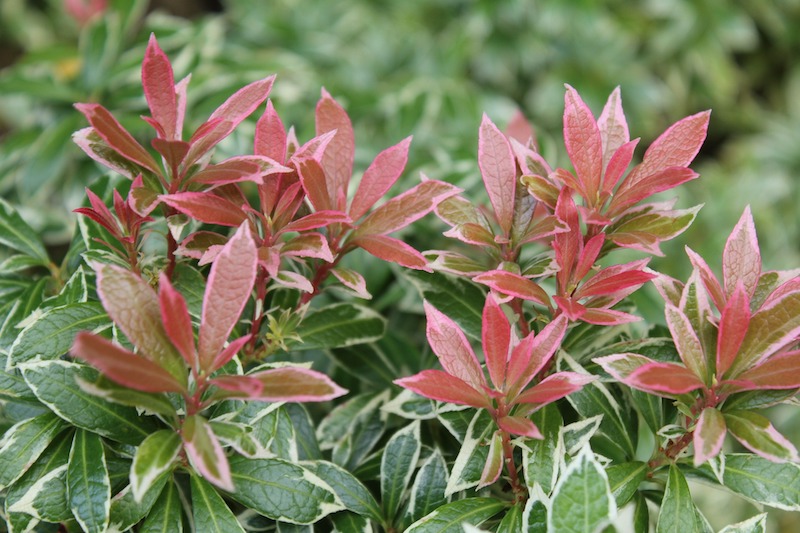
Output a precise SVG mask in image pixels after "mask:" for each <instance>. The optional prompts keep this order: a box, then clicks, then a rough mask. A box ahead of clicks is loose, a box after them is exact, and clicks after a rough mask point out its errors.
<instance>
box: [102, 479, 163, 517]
mask: <svg viewBox="0 0 800 533" xmlns="http://www.w3.org/2000/svg"><path fill="white" fill-rule="evenodd" d="M171 477H172V476H171V475H170V474H169V473H167V472H165V473H164V474H162V475H161V477H159V478H158V479H157V480H156V481H155V483H153V485H152V486H151V487H150V490H148V491H147V493H146V494H145V495H144V498H142V501H141V502H137V501H136V499H135V498H134V497H133V491H131V488H130V486H127V487H125V488H124V489H123V490H122V491H121V492H119V493H118V494H116V495H115V496H114V497H113V498H112V499H111V510H110V511H109V515H110V518H109V524H110V528H111V529H112V530H116V531H126V530H127V529H129V528H130V527H131V526H133V525H134V524H137V523H139V522H140V521H141V520H142V519H143V518H144V517H145V516H147V514H148V513H149V512H150V509H152V508H153V505H154V504H155V503H156V500H157V499H158V497H159V495H160V494H161V492H162V491H163V490H164V485H165V484H166V483H167V481H169V480H170V479H171Z"/></svg>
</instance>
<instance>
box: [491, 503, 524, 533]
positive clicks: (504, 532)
mask: <svg viewBox="0 0 800 533" xmlns="http://www.w3.org/2000/svg"><path fill="white" fill-rule="evenodd" d="M522 511H523V508H522V505H520V504H517V505H514V506H512V507H511V508H510V509H509V510H508V511H506V514H505V516H503V520H502V521H501V522H500V525H499V526H497V533H519V532H520V531H523V529H522Z"/></svg>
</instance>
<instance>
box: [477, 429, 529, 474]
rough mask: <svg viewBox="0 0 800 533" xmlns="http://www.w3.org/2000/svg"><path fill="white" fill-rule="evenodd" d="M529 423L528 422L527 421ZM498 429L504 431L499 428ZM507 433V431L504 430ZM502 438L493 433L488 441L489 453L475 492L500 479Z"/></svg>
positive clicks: (498, 434) (501, 470)
mask: <svg viewBox="0 0 800 533" xmlns="http://www.w3.org/2000/svg"><path fill="white" fill-rule="evenodd" d="M529 422H530V421H529ZM500 429H504V430H505V428H503V426H500ZM506 431H507V430H506ZM503 463H504V461H503V437H502V435H501V433H500V432H499V431H495V432H494V434H493V435H492V439H491V441H489V453H488V455H487V457H486V464H485V465H484V466H483V471H482V472H481V481H480V483H478V486H477V487H476V488H475V490H480V489H482V488H484V487H488V486H489V485H491V484H492V483H494V482H495V481H497V480H498V479H499V478H500V474H501V473H502V472H503Z"/></svg>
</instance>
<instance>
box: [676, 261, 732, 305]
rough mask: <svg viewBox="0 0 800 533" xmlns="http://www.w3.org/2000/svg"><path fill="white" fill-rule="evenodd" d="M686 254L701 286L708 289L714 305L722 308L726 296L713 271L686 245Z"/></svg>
mask: <svg viewBox="0 0 800 533" xmlns="http://www.w3.org/2000/svg"><path fill="white" fill-rule="evenodd" d="M686 255H688V256H689V261H691V262H692V266H693V267H694V269H695V270H696V271H697V272H698V274H699V275H700V279H701V280H702V282H703V286H704V287H705V288H706V290H707V291H708V294H709V296H711V300H712V301H713V302H714V305H715V306H717V309H723V308H724V307H725V301H726V300H727V298H726V296H725V292H724V291H723V290H722V286H721V285H720V283H719V281H718V280H717V277H716V276H715V275H714V272H713V271H712V270H711V268H710V267H709V266H708V264H707V263H706V262H705V260H704V259H703V258H702V257H700V255H698V254H697V253H696V252H695V251H694V250H692V249H691V248H689V247H688V246H687V247H686Z"/></svg>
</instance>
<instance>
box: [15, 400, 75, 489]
mask: <svg viewBox="0 0 800 533" xmlns="http://www.w3.org/2000/svg"><path fill="white" fill-rule="evenodd" d="M64 426H65V424H64V421H63V420H61V419H60V418H58V417H57V416H56V415H54V414H52V413H46V414H43V415H39V416H37V417H34V418H29V419H28V420H23V421H21V422H18V423H16V424H14V425H13V426H12V427H10V428H9V429H7V430H6V432H5V433H4V434H3V439H2V440H0V489H2V488H4V487H7V486H8V485H10V484H12V483H13V482H14V481H16V480H17V479H19V477H20V476H21V475H22V474H24V473H25V471H26V470H27V469H28V468H29V467H30V466H31V465H32V464H33V462H34V461H35V460H36V459H37V458H38V457H39V455H41V453H42V452H44V450H45V449H46V448H47V446H49V444H50V442H51V441H52V440H53V438H55V436H56V435H57V434H58V433H59V432H60V431H61V430H62V429H64Z"/></svg>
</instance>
